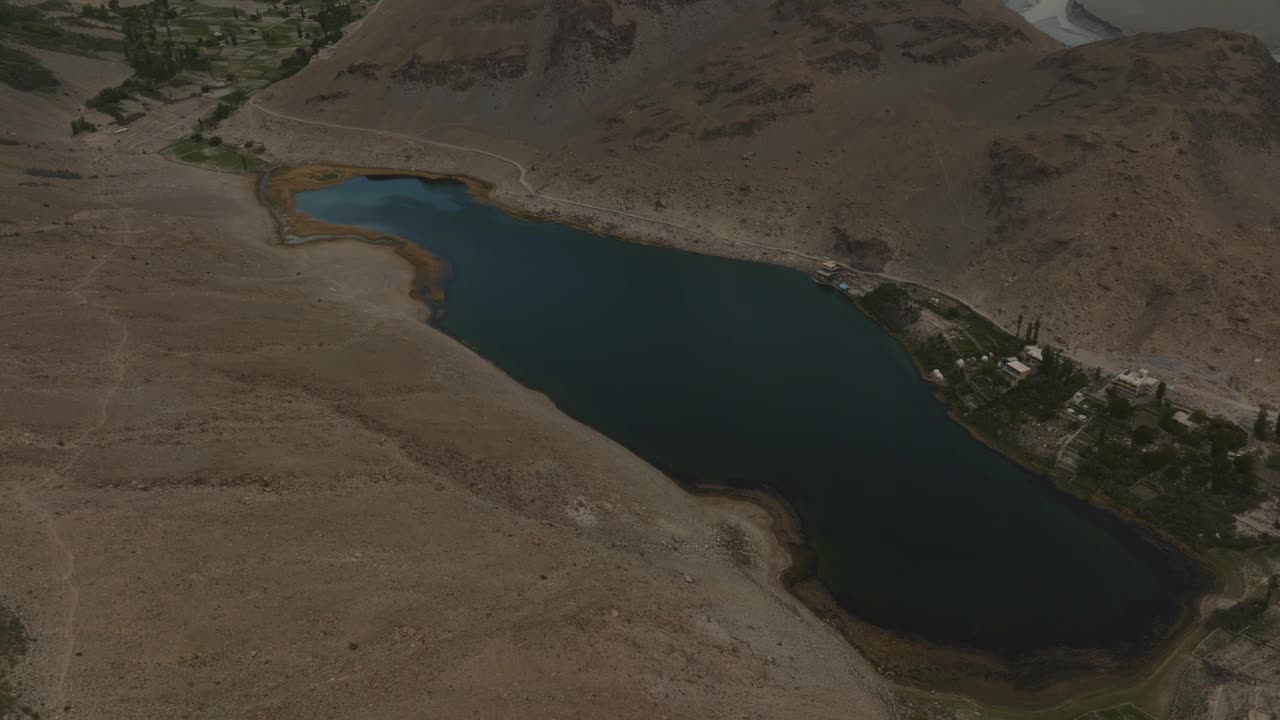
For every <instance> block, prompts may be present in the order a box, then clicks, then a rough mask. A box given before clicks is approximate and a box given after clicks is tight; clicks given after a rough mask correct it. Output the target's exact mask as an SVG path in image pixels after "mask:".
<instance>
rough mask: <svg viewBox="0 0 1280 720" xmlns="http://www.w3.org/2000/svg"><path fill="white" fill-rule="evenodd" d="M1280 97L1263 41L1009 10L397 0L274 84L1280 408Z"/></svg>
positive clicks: (703, 0)
mask: <svg viewBox="0 0 1280 720" xmlns="http://www.w3.org/2000/svg"><path fill="white" fill-rule="evenodd" d="M444 28H447V29H448V30H447V32H446V31H444V30H443V29H444ZM1278 103H1280V67H1278V66H1277V64H1276V63H1275V62H1274V61H1273V59H1272V58H1271V56H1270V54H1269V53H1268V52H1267V50H1266V48H1265V47H1264V46H1263V45H1262V44H1261V43H1260V42H1259V41H1258V40H1257V39H1255V38H1253V37H1249V36H1245V35H1238V34H1232V33H1228V32H1220V31H1189V32H1184V33H1178V34H1167V35H1143V36H1137V37H1133V38H1125V39H1119V40H1115V41H1111V42H1107V43H1101V44H1095V45H1088V46H1084V47H1080V48H1075V49H1070V50H1063V49H1060V48H1059V46H1058V45H1057V44H1056V43H1055V42H1053V41H1052V40H1050V39H1048V38H1047V37H1044V36H1043V35H1041V34H1040V33H1038V32H1037V31H1036V30H1035V29H1033V28H1031V27H1030V26H1028V25H1027V24H1026V23H1025V22H1024V21H1023V20H1022V19H1021V18H1019V17H1017V16H1016V15H1015V14H1014V13H1013V12H1012V11H1010V10H1008V9H1006V8H1004V7H1003V6H1001V5H1000V4H999V3H997V2H994V0H992V1H990V2H987V1H984V0H965V1H964V2H959V3H953V2H943V1H941V0H926V1H925V2H910V3H908V2H895V1H892V0H844V1H840V2H818V1H816V0H767V1H766V0H754V1H746V2H735V3H728V2H725V1H723V0H629V1H628V0H617V1H616V2H607V1H606V0H578V1H575V2H570V1H568V0H558V1H556V2H528V3H513V2H485V3H475V2H447V1H441V2H432V3H418V2H410V1H408V0H384V2H383V3H382V4H381V5H380V6H379V7H378V10H377V12H375V13H374V14H373V15H372V16H371V17H370V18H368V19H367V20H366V21H365V22H364V24H363V26H362V27H361V29H360V30H359V32H357V33H355V34H354V35H353V36H352V37H350V38H348V39H347V40H346V41H344V42H343V43H342V44H341V45H340V46H339V47H338V48H336V49H335V51H334V52H333V53H332V54H331V55H330V56H329V57H327V58H324V59H318V60H316V61H314V62H313V63H312V64H311V66H310V67H308V68H307V69H306V70H305V71H304V72H303V73H301V74H300V75H298V76H296V77H295V78H293V79H291V80H289V81H287V82H285V83H283V84H282V85H280V86H277V87H276V88H273V89H272V90H271V91H270V92H269V93H268V94H267V95H266V96H265V97H264V98H263V100H262V106H263V109H264V110H269V111H271V112H274V113H276V115H277V116H283V117H288V118H298V119H302V120H306V121H309V122H313V123H325V124H329V125H331V126H341V127H349V128H369V129H375V130H377V131H379V132H382V133H384V134H387V135H397V136H401V137H404V138H422V139H426V140H435V141H443V142H447V143H453V144H458V145H463V146H467V147H473V148H478V149H483V150H485V151H488V152H492V153H496V154H499V155H502V156H504V157H506V158H509V159H511V160H514V161H515V162H518V163H521V164H523V165H524V166H525V167H526V169H527V170H528V173H527V176H526V178H525V179H526V180H527V182H528V183H529V184H530V187H532V188H534V189H536V190H537V192H539V193H541V194H544V195H548V196H552V197H557V198H566V199H572V200H574V201H577V202H580V203H585V204H588V205H591V206H595V207H596V208H606V209H610V210H622V211H625V212H627V213H629V214H631V215H632V216H639V217H643V218H656V219H659V220H662V221H663V222H669V223H675V224H677V225H680V226H682V227H685V228H693V229H694V230H696V231H697V232H696V233H694V234H689V233H685V234H684V237H683V238H680V237H674V236H673V237H664V238H663V240H664V241H666V242H672V243H676V244H683V245H686V246H689V247H697V248H700V249H702V250H704V251H710V252H723V253H727V254H741V250H740V249H735V248H734V247H733V246H732V245H731V244H730V243H729V242H727V241H726V240H748V241H752V242H758V243H761V244H766V245H773V246H779V247H783V248H786V249H789V250H796V251H799V252H802V253H804V254H807V255H813V256H825V255H830V256H834V257H838V258H841V259H843V260H846V261H849V262H851V263H854V264H856V265H858V266H859V267H863V268H865V269H868V270H872V271H876V272H883V273H886V274H889V275H892V276H894V277H901V278H906V279H911V280H916V281H920V282H923V283H926V284H929V285H932V286H936V287H938V288H941V289H943V290H945V291H948V292H950V293H952V294H954V295H956V296H958V297H960V298H962V299H964V300H966V301H968V302H970V303H971V304H974V305H976V306H977V307H979V308H980V309H982V310H983V311H985V312H987V313H988V314H990V315H992V316H993V317H995V318H997V319H999V320H1003V321H1004V322H1007V323H1009V324H1010V325H1012V324H1013V321H1014V319H1015V318H1016V317H1017V316H1019V315H1023V316H1026V317H1036V316H1040V317H1042V318H1043V326H1044V327H1045V328H1046V330H1047V334H1046V337H1048V338H1049V339H1051V341H1052V342H1055V343H1057V344H1060V345H1064V346H1068V347H1070V348H1071V349H1072V350H1073V351H1075V352H1077V353H1079V354H1081V355H1084V356H1086V358H1087V359H1090V360H1092V361H1094V362H1098V363H1100V364H1103V365H1105V366H1109V367H1121V366H1126V365H1130V364H1137V365H1142V366H1145V367H1150V368H1151V369H1152V370H1153V371H1155V372H1158V373H1162V374H1163V375H1165V376H1167V377H1169V378H1170V379H1172V380H1174V382H1175V383H1176V384H1178V385H1180V386H1181V387H1183V388H1184V389H1186V390H1187V391H1203V392H1209V393H1211V394H1213V395H1214V396H1216V397H1219V398H1222V399H1224V404H1223V405H1222V407H1223V408H1226V409H1234V411H1235V412H1237V413H1239V414H1244V413H1246V412H1248V408H1251V407H1256V405H1257V404H1258V403H1261V402H1272V403H1275V402H1278V401H1280V394H1278V392H1277V391H1278V388H1280V365H1278V364H1277V358H1276V353H1275V350H1276V343H1275V340H1274V339H1275V338H1276V337H1280V314H1278V313H1277V310H1276V306H1275V304H1274V302H1272V296H1273V295H1274V287H1275V282H1276V272H1277V270H1280V268H1278V267H1277V264H1278V263H1280V260H1277V258H1280V255H1278V254H1277V253H1275V252H1274V250H1275V246H1276V242H1277V237H1278V235H1277V233H1280V207H1278V206H1277V205H1278V204H1280V203H1278V202H1277V198H1280V193H1277V192H1275V189H1276V188H1277V187H1280V185H1278V183H1280V177H1278V176H1277V173H1278V172H1280V171H1278V170H1277V167H1280V165H1277V163H1276V162H1275V161H1274V160H1275V157H1276V153H1277V150H1278V149H1280V144H1278V143H1277V141H1278V140H1280V136H1278V135H1277V125H1276V117H1277V107H1278ZM334 152H335V154H337V155H341V154H342V149H341V148H339V149H336V150H335V151H334ZM525 192H526V191H525V190H524V189H523V188H519V187H515V188H512V189H511V192H510V193H509V194H510V195H511V198H508V199H510V200H512V201H513V202H519V197H518V196H519V195H521V194H523V193H525ZM563 209H565V210H570V211H574V212H578V210H577V209H575V208H563ZM587 214H589V215H595V216H596V217H598V218H599V219H600V220H601V222H607V223H614V224H619V223H620V224H621V225H622V226H624V227H625V228H626V229H628V230H629V231H630V232H632V233H633V234H637V235H642V236H657V235H663V234H664V233H663V232H659V231H655V229H654V226H653V224H651V223H650V224H648V225H646V223H645V222H643V221H639V222H637V221H636V218H635V217H632V218H630V219H628V218H625V217H618V216H616V214H612V215H611V213H609V212H606V211H602V210H599V209H597V210H595V211H592V212H589V213H587ZM632 226H634V227H632ZM695 236H696V237H695Z"/></svg>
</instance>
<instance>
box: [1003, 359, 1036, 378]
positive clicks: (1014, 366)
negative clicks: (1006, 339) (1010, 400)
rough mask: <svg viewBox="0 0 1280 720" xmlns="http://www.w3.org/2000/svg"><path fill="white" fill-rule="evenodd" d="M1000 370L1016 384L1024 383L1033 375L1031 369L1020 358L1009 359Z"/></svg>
mask: <svg viewBox="0 0 1280 720" xmlns="http://www.w3.org/2000/svg"><path fill="white" fill-rule="evenodd" d="M1000 370H1001V371H1002V372H1004V374H1005V375H1008V376H1009V377H1011V378H1013V381H1014V382H1022V381H1023V380H1025V379H1026V377H1027V376H1028V375H1030V374H1031V368H1029V367H1027V366H1026V365H1024V364H1023V363H1022V361H1021V360H1019V359H1018V358H1009V359H1008V360H1005V361H1004V364H1003V365H1001V366H1000Z"/></svg>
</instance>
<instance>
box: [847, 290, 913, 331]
mask: <svg viewBox="0 0 1280 720" xmlns="http://www.w3.org/2000/svg"><path fill="white" fill-rule="evenodd" d="M858 304H859V305H861V306H862V309H863V310H865V311H866V312H867V314H868V315H870V316H871V317H873V318H875V319H877V320H879V321H880V322H881V323H883V324H884V326H885V327H886V328H888V329H889V330H891V331H893V332H894V333H901V332H902V331H904V330H906V329H907V328H908V327H910V326H911V325H913V324H915V322H916V321H917V320H919V319H920V308H918V307H916V304H915V302H914V301H912V299H911V296H910V295H908V294H907V291H906V290H903V289H902V288H900V287H898V286H897V285H895V284H894V283H885V284H883V285H881V286H880V287H878V288H876V289H875V290H872V291H871V292H869V293H867V294H866V295H863V296H862V297H861V298H859V299H858Z"/></svg>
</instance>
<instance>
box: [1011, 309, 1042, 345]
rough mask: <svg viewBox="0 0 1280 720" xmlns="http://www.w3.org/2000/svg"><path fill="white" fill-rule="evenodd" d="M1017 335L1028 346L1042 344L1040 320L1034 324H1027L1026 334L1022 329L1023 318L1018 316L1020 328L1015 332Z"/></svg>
mask: <svg viewBox="0 0 1280 720" xmlns="http://www.w3.org/2000/svg"><path fill="white" fill-rule="evenodd" d="M1014 334H1015V335H1018V336H1019V337H1021V338H1022V339H1023V340H1024V341H1026V343H1027V344H1028V345H1034V344H1036V343H1038V342H1040V318H1036V319H1035V321H1034V322H1030V323H1027V327H1026V330H1025V332H1024V331H1023V327H1022V316H1021V315H1019V316H1018V328H1017V330H1015V331H1014Z"/></svg>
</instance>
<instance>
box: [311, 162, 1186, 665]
mask: <svg viewBox="0 0 1280 720" xmlns="http://www.w3.org/2000/svg"><path fill="white" fill-rule="evenodd" d="M297 207H298V209H299V210H300V211H302V212H305V213H306V214H308V215H311V216H312V217H315V218H318V219H321V220H325V221H328V222H333V223H339V224H344V225H352V226H359V227H365V228H370V229H373V230H376V231H379V232H385V233H390V234H394V235H397V236H399V237H402V238H405V239H407V240H409V241H411V242H414V243H417V244H419V245H421V246H422V247H423V248H425V249H427V250H428V251H430V252H431V253H432V254H434V255H436V256H437V257H440V258H442V259H444V260H445V261H447V263H448V264H449V265H450V267H451V273H450V278H449V280H448V283H447V300H446V307H445V312H444V313H443V314H442V316H440V317H439V318H438V319H437V320H436V325H437V326H438V327H439V328H440V329H441V330H442V331H444V332H446V333H448V334H449V335H451V336H453V337H455V338H457V339H458V340H460V341H462V342H464V343H466V344H467V345H468V346H470V347H471V348H473V349H474V350H475V351H476V352H477V353H479V354H480V355H482V356H484V357H485V358H488V359H489V360H490V361H492V362H493V363H494V364H495V365H496V366H497V367H499V368H501V369H502V370H503V371H505V372H506V373H508V374H509V375H511V376H512V377H514V378H515V379H517V380H518V381H520V382H522V383H524V384H525V385H527V386H529V387H532V388H536V389H537V390H539V391H541V392H544V393H546V394H547V395H548V396H549V397H550V398H551V399H552V400H554V401H555V403H556V404H557V405H558V406H559V407H560V408H562V409H563V410H564V411H565V412H566V413H568V414H569V415H571V416H573V417H575V418H577V419H579V420H580V421H582V422H583V423H585V424H587V425H589V426H591V427H592V428H595V429H596V430H598V431H599V432H601V433H603V434H605V435H607V436H609V437H610V438H612V439H614V440H616V441H617V442H619V443H621V444H622V445H624V446H626V447H628V448H630V449H631V450H632V451H633V452H635V453H636V454H637V455H639V456H640V457H642V458H644V459H645V460H647V461H648V462H650V463H651V464H653V465H654V466H656V467H658V468H660V469H662V470H664V471H665V472H667V473H668V474H669V475H671V476H672V477H675V478H679V479H681V480H682V481H686V482H691V483H696V484H711V485H729V486H735V487H742V488H763V489H768V490H770V491H772V492H773V493H775V494H777V495H780V496H781V497H783V498H785V499H786V500H787V501H788V502H789V503H790V505H791V506H792V507H793V508H794V510H795V511H796V514H797V515H798V516H799V518H800V520H801V521H802V522H803V526H804V530H805V533H806V536H807V538H808V541H809V544H810V545H811V546H812V548H813V550H814V551H815V553H816V555H817V561H818V562H817V565H818V570H817V572H818V576H819V578H820V579H821V580H822V582H823V583H824V584H825V585H826V586H827V588H828V589H829V590H830V591H831V593H832V594H833V595H834V596H835V597H836V598H837V600H838V601H839V602H840V603H841V605H842V606H843V607H845V608H846V609H847V610H848V611H849V612H851V613H852V614H854V615H856V616H858V617H860V618H862V619H864V620H868V621H870V622H873V623H875V624H878V625H881V626H883V627H886V628H889V629H892V630H895V631H898V632H904V633H910V634H913V635H918V636H921V637H924V638H926V639H928V640H932V641H935V642H939V643H943V644H950V645H963V646H969V647H975V648H979V649H983V650H987V651H992V652H997V653H1000V654H1002V655H1005V656H1018V655H1019V654H1022V653H1031V652H1036V651H1043V650H1045V649H1048V648H1053V647H1072V648H1093V647H1108V648H1115V647H1131V646H1138V645H1149V644H1150V642H1151V641H1152V640H1153V639H1155V638H1154V637H1153V633H1155V632H1156V631H1157V629H1159V631H1160V632H1164V631H1167V627H1168V624H1169V623H1170V622H1171V621H1172V620H1173V618H1174V617H1175V616H1176V615H1177V612H1178V609H1179V606H1180V603H1182V602H1184V601H1185V599H1186V597H1187V594H1188V593H1189V592H1191V591H1192V586H1193V585H1194V584H1195V582H1196V579H1195V576H1194V573H1189V572H1188V567H1189V564H1188V561H1187V559H1186V558H1184V557H1182V556H1181V555H1179V554H1177V553H1174V552H1171V551H1169V550H1168V549H1167V548H1163V547H1162V546H1158V545H1157V544H1155V543H1153V542H1150V541H1149V540H1147V539H1146V537H1145V534H1143V533H1140V532H1138V531H1137V530H1136V529H1134V528H1131V527H1128V526H1126V525H1124V524H1122V523H1120V522H1119V521H1117V520H1116V519H1114V518H1113V517H1111V516H1110V515H1107V514H1106V513H1103V512H1102V511H1099V510H1097V509H1095V508H1092V507H1090V506H1088V505H1086V504H1084V503H1082V502H1080V501H1078V500H1076V499H1074V498H1071V497H1069V496H1067V495H1065V494H1063V493H1060V492H1058V491H1057V490H1055V489H1054V488H1053V487H1052V486H1051V484H1050V482H1049V481H1048V480H1047V479H1045V478H1042V477H1039V476H1037V475H1035V474H1033V473H1030V472H1028V471H1026V470H1024V469H1023V468H1022V467H1020V466H1018V465H1016V464H1014V463H1012V462H1010V461H1008V460H1007V459H1006V458H1005V457H1003V456H1001V455H999V454H997V453H996V452H994V451H992V450H990V449H989V448H987V447H986V446H984V445H982V444H981V443H979V442H977V441H975V440H974V439H973V438H972V437H971V436H970V435H969V434H968V433H967V432H966V431H965V430H964V429H963V428H962V427H960V426H959V425H958V424H957V423H955V422H953V421H952V420H951V419H950V418H949V417H948V416H947V411H946V408H945V407H944V406H943V404H942V403H941V402H940V401H938V400H937V399H936V398H935V397H934V395H933V392H932V389H931V387H930V386H929V385H928V384H927V383H925V382H924V381H923V380H922V379H921V378H920V377H919V375H918V373H917V372H916V370H915V368H914V366H913V365H912V362H911V359H910V358H909V357H908V355H907V354H906V352H905V350H904V349H903V347H902V346H901V345H900V344H899V343H898V342H897V341H896V340H895V339H894V338H892V337H890V336H889V335H888V334H886V333H885V332H884V331H882V329H881V328H880V327H879V326H878V325H877V324H875V323H874V322H873V321H872V320H870V319H869V318H868V317H867V316H865V315H863V314H862V313H861V312H860V311H859V310H858V309H857V308H856V307H855V306H854V305H853V304H852V303H850V302H849V301H848V300H846V299H844V298H843V297H841V296H840V295H838V294H836V293H833V292H830V291H824V290H823V289H820V288H819V287H817V286H815V285H814V284H813V283H812V282H811V281H810V280H809V278H808V277H807V276H806V275H805V274H804V273H801V272H797V271H795V270H791V269H787V268H783V267H778V266H773V265H767V264H758V263H750V262H743V261H736V260H729V259H724V258H718V257H712V256H706V255H698V254H694V253H689V252H684V251H679V250H673V249H666V248H658V247H651V246H645V245H640V244H635V243H628V242H624V241H621V240H617V239H613V238H608V237H601V236H598V235H594V234H591V233H589V232H585V231H581V230H577V229H574V228H571V227H566V226H562V225H556V224H550V223H538V222H533V221H529V220H523V219H517V218H514V217H512V216H510V215H508V214H506V213H504V212H503V211H502V210H501V209H500V208H498V207H495V206H494V205H491V204H487V203H485V202H482V201H480V200H477V199H476V198H474V197H472V195H471V194H470V192H469V191H468V189H467V188H466V186H464V185H462V184H460V183H454V182H431V181H425V180H420V179H415V178H381V179H376V180H375V179H369V178H357V179H354V180H350V181H347V182H345V183H342V184H340V185H336V186H333V187H329V188H326V189H322V190H315V191H311V192H306V193H302V194H300V195H299V196H298V197H297ZM423 362H424V363H429V362H430V358H424V359H423Z"/></svg>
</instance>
